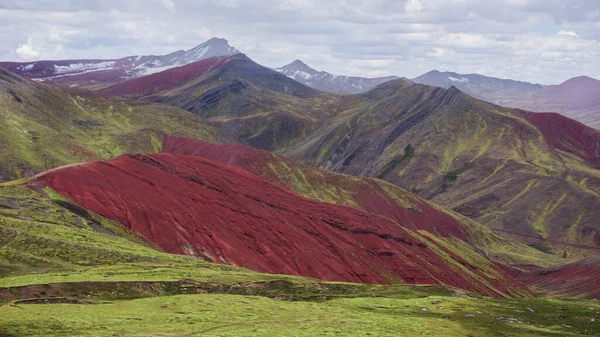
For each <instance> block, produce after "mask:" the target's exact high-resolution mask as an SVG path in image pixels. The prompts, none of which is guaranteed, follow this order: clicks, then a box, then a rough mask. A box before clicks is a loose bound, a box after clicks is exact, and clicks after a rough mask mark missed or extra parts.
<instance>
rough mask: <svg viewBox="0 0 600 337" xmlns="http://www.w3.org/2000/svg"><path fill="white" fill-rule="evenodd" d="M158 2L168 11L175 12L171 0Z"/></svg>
mask: <svg viewBox="0 0 600 337" xmlns="http://www.w3.org/2000/svg"><path fill="white" fill-rule="evenodd" d="M160 3H161V4H162V5H163V6H164V7H165V8H166V9H167V10H169V11H171V12H175V2H174V1H173V0H160Z"/></svg>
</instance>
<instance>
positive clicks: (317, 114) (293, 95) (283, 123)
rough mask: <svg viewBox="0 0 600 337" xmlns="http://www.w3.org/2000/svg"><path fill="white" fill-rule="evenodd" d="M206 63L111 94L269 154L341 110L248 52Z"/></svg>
mask: <svg viewBox="0 0 600 337" xmlns="http://www.w3.org/2000/svg"><path fill="white" fill-rule="evenodd" d="M203 62H204V63H202V64H190V65H188V66H185V67H182V68H174V69H170V70H167V71H164V72H161V73H157V74H154V75H150V76H146V77H141V78H138V79H134V80H131V81H128V82H124V83H122V84H119V85H117V86H114V87H111V88H108V89H106V90H105V92H107V93H111V94H117V95H121V96H126V97H136V98H142V99H144V100H151V101H155V102H161V103H166V104H169V105H173V106H176V107H179V108H182V109H184V110H187V111H190V112H193V113H195V114H196V115H198V116H199V117H201V118H203V119H204V120H206V121H207V122H208V123H210V124H212V125H215V126H218V127H221V128H223V129H224V130H226V131H227V132H229V133H230V134H232V135H234V136H236V137H238V138H239V139H240V140H241V141H243V142H246V143H247V144H250V145H252V146H254V147H258V148H262V149H267V150H280V149H283V148H285V147H287V146H289V145H290V144H291V143H293V142H294V141H296V140H297V139H299V138H301V137H303V136H305V135H306V134H308V133H310V132H311V130H312V129H313V128H314V126H315V125H316V124H317V123H318V122H319V121H322V120H324V119H325V118H327V117H329V116H331V115H332V114H333V113H334V112H335V109H336V107H337V103H338V101H339V97H338V96H335V95H330V94H324V93H320V92H318V91H316V90H314V89H312V88H309V87H307V86H305V85H302V84H300V83H298V82H296V81H294V80H292V79H290V78H288V77H286V76H285V75H282V74H280V73H278V72H276V71H273V70H271V69H268V68H265V67H263V66H260V65H258V64H256V63H255V62H253V61H252V60H250V59H249V58H248V57H247V56H245V55H243V54H240V55H236V56H233V57H231V58H228V59H226V60H224V62H216V61H215V60H214V59H211V60H205V61H203ZM210 62H212V63H213V64H212V65H211V66H207V67H205V66H204V65H205V63H210ZM188 69H192V71H188ZM198 69H200V71H198ZM138 88H139V89H138ZM141 88H144V89H141Z"/></svg>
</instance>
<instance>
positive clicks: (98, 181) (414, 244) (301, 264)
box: [39, 153, 527, 296]
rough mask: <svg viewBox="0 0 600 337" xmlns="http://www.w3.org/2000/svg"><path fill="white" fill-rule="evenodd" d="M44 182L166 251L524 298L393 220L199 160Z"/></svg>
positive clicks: (115, 164)
mask: <svg viewBox="0 0 600 337" xmlns="http://www.w3.org/2000/svg"><path fill="white" fill-rule="evenodd" d="M39 182H40V183H42V184H45V185H47V186H49V187H51V188H52V189H54V190H56V191H57V192H59V193H61V194H62V195H64V196H66V197H68V198H70V199H72V200H73V201H75V202H76V203H77V204H79V205H81V206H82V207H85V208H87V209H89V210H92V211H95V212H97V213H100V214H102V215H104V216H107V217H109V218H112V219H116V220H118V221H119V222H120V223H121V224H123V225H124V226H126V227H128V228H130V229H131V230H133V231H135V232H137V233H140V234H141V235H143V236H144V237H146V238H148V239H149V240H151V241H152V242H154V243H156V244H157V246H159V247H160V248H161V249H163V250H165V251H167V252H172V253H178V254H194V255H197V256H204V257H206V258H208V259H211V260H213V261H215V262H219V263H228V264H232V265H236V266H242V267H247V268H250V269H254V270H257V271H262V272H270V273H285V274H292V275H303V276H310V277H317V278H321V279H324V280H334V281H352V282H363V283H380V284H386V283H393V282H406V283H419V284H424V283H429V284H431V283H443V284H448V285H453V286H456V287H460V288H463V289H466V290H471V291H475V292H478V293H481V294H486V295H492V296H501V295H507V294H509V295H510V294H511V293H513V291H514V290H516V291H515V292H514V293H521V294H523V293H526V292H527V289H526V288H525V287H523V286H522V285H521V284H520V283H518V282H517V281H516V280H515V279H513V278H512V277H510V276H508V275H507V274H505V273H504V272H503V271H501V270H499V269H495V270H494V273H495V275H494V276H492V277H490V276H486V275H483V273H482V272H481V271H480V270H479V269H478V267H477V266H472V265H470V263H469V262H467V261H466V260H464V259H462V258H461V257H460V256H456V255H454V254H452V253H450V252H449V251H448V250H447V249H445V248H443V247H441V246H438V245H437V244H436V243H435V242H434V241H428V240H427V239H425V238H424V237H423V236H421V235H419V234H417V233H416V232H412V231H410V230H407V229H405V228H403V227H401V226H399V225H398V224H397V223H396V222H394V221H392V220H391V219H389V218H386V217H382V216H379V215H374V214H371V213H367V212H364V211H361V210H358V209H355V208H351V207H346V206H340V205H333V204H330V203H325V202H318V201H314V200H311V199H307V198H304V197H301V196H299V195H297V194H295V193H293V192H291V191H289V190H286V189H284V188H282V187H280V186H277V185H275V184H272V183H270V182H269V181H267V180H264V179H262V178H259V177H257V176H255V175H253V174H251V173H249V172H247V171H244V170H241V169H238V168H234V167H228V166H225V165H221V164H218V163H215V162H212V161H209V160H206V159H204V158H200V157H193V156H185V155H176V154H167V153H163V154H157V155H127V156H121V157H118V158H116V159H114V160H111V161H110V162H106V163H102V162H96V163H87V164H83V165H78V166H71V167H66V168H64V169H58V170H53V171H51V172H48V173H47V174H45V175H42V176H41V177H40V178H39ZM486 283H487V284H486Z"/></svg>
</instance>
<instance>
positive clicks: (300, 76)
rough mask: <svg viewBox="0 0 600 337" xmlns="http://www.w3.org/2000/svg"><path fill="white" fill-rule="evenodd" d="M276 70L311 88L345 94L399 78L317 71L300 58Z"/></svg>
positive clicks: (359, 91)
mask: <svg viewBox="0 0 600 337" xmlns="http://www.w3.org/2000/svg"><path fill="white" fill-rule="evenodd" d="M275 70H277V71H278V72H280V73H282V74H284V75H285V76H288V77H289V78H292V79H294V80H296V81H298V82H300V83H302V84H304V85H306V86H309V87H311V88H314V89H317V90H320V91H324V92H329V93H333V94H344V95H347V94H358V93H361V92H365V91H369V90H371V89H373V88H375V87H376V86H378V85H380V84H382V83H385V82H387V81H391V80H395V79H398V77H396V76H387V77H377V78H365V77H357V76H343V75H334V74H330V73H328V72H326V71H317V70H315V69H313V68H311V67H309V66H308V65H307V64H306V63H304V62H302V61H300V60H295V61H293V62H292V63H290V64H286V65H285V66H283V67H280V68H276V69H275Z"/></svg>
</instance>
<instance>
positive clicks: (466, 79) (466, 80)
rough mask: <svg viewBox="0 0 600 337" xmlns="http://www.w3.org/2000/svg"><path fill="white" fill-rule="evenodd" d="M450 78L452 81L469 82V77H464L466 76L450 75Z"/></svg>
mask: <svg viewBox="0 0 600 337" xmlns="http://www.w3.org/2000/svg"><path fill="white" fill-rule="evenodd" d="M448 79H449V80H450V81H452V82H460V83H465V82H469V79H468V78H464V77H461V78H456V77H452V76H448Z"/></svg>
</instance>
